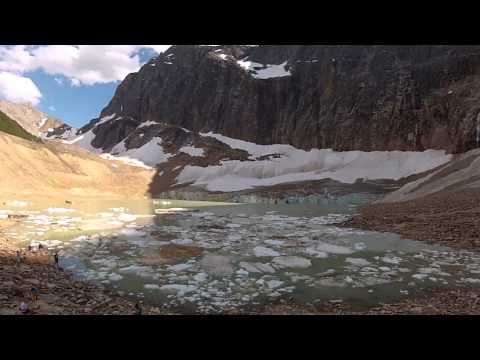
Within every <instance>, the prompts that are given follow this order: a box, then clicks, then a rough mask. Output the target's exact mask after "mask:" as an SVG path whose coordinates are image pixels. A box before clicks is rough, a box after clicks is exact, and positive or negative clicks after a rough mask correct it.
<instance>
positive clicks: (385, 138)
mask: <svg viewBox="0 0 480 360" xmlns="http://www.w3.org/2000/svg"><path fill="white" fill-rule="evenodd" d="M479 66H480V47H479V46H344V45H342V46H326V45H262V46H226V45H224V46H173V47H172V48H170V49H169V50H168V51H167V52H165V53H163V54H161V55H159V56H158V57H156V58H154V59H152V60H151V61H150V62H149V63H147V64H146V65H145V66H143V67H142V69H141V70H140V71H139V72H138V73H134V74H130V75H128V76H127V78H126V79H125V80H124V81H123V82H122V84H121V85H120V86H119V87H118V89H117V91H116V93H115V96H114V97H113V99H112V100H111V102H110V103H109V104H108V106H107V107H106V108H105V109H104V110H103V111H102V113H101V116H100V118H105V117H107V116H112V118H110V119H109V121H107V122H102V124H98V121H99V120H98V119H95V120H93V121H92V122H91V123H90V124H89V125H88V126H86V127H85V128H84V129H82V131H83V132H84V131H85V130H88V129H91V128H93V127H95V130H94V133H95V135H96V136H95V139H94V140H93V141H92V145H93V146H94V147H95V148H102V149H103V150H107V151H108V150H109V149H111V148H112V147H113V146H114V145H116V144H118V143H119V142H120V141H122V140H124V139H125V138H126V137H127V136H129V135H131V133H132V132H135V130H136V129H137V127H138V126H139V125H140V124H142V123H146V122H153V123H166V124H169V125H176V126H179V127H183V128H186V129H188V130H191V131H194V132H208V131H213V132H215V133H220V134H222V135H226V136H229V137H232V138H237V139H242V140H246V141H249V142H253V143H257V144H275V143H280V144H290V145H293V146H295V147H297V148H300V149H307V150H308V149H311V148H333V149H334V150H342V151H345V150H365V151H371V150H424V149H446V150H448V151H451V152H463V151H466V150H469V149H472V148H474V147H476V146H477V145H478V135H479V130H478V127H479V124H480V102H479V101H478V100H480V99H479V97H480V91H479V90H480V78H479V71H480V68H479Z"/></svg>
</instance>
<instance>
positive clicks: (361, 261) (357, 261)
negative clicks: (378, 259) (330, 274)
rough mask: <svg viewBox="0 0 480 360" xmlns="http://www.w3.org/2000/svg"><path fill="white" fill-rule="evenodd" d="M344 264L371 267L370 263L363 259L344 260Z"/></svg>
mask: <svg viewBox="0 0 480 360" xmlns="http://www.w3.org/2000/svg"><path fill="white" fill-rule="evenodd" d="M345 262H347V263H349V264H352V265H355V266H368V265H371V263H370V262H369V261H367V260H365V259H362V258H346V259H345Z"/></svg>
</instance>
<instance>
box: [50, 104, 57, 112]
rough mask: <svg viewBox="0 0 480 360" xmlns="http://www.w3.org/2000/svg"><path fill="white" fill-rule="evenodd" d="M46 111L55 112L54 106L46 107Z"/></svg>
mask: <svg viewBox="0 0 480 360" xmlns="http://www.w3.org/2000/svg"><path fill="white" fill-rule="evenodd" d="M48 110H50V111H57V109H56V108H55V106H53V105H50V106H49V107H48Z"/></svg>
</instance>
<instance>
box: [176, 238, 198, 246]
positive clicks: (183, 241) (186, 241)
mask: <svg viewBox="0 0 480 360" xmlns="http://www.w3.org/2000/svg"><path fill="white" fill-rule="evenodd" d="M172 243H173V244H177V245H189V244H193V240H192V239H175V240H172Z"/></svg>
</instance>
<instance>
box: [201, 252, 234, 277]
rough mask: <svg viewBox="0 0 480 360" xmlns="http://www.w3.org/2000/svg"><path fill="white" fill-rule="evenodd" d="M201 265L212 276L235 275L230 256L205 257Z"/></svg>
mask: <svg viewBox="0 0 480 360" xmlns="http://www.w3.org/2000/svg"><path fill="white" fill-rule="evenodd" d="M201 265H202V266H203V268H204V269H205V270H206V271H207V272H208V273H210V274H214V275H230V274H232V273H233V267H232V264H231V262H230V258H229V257H228V256H224V255H205V256H204V257H203V258H202V260H201Z"/></svg>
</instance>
